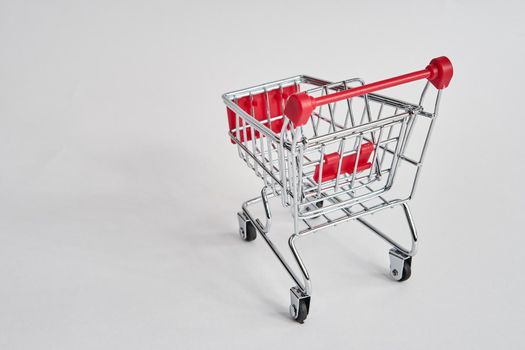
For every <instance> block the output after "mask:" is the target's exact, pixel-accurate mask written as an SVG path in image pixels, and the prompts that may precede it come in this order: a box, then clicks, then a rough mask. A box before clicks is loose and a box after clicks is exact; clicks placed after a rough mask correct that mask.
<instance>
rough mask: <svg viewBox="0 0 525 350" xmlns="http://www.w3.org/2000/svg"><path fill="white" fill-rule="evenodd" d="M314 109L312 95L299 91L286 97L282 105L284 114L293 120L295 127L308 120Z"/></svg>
mask: <svg viewBox="0 0 525 350" xmlns="http://www.w3.org/2000/svg"><path fill="white" fill-rule="evenodd" d="M314 109H315V102H314V99H313V97H311V96H308V95H307V94H306V93H304V92H301V93H298V94H293V95H292V96H290V97H289V98H288V100H287V101H286V106H285V107H284V115H285V116H286V117H287V118H288V119H290V120H291V121H292V122H293V124H294V126H295V127H298V126H302V125H304V124H306V123H307V122H308V118H310V115H311V114H312V112H313V110H314Z"/></svg>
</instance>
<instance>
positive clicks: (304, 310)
mask: <svg viewBox="0 0 525 350" xmlns="http://www.w3.org/2000/svg"><path fill="white" fill-rule="evenodd" d="M290 316H292V318H293V319H294V320H295V321H297V322H299V323H304V320H306V317H308V306H307V305H306V301H304V300H301V301H299V307H297V306H295V305H290Z"/></svg>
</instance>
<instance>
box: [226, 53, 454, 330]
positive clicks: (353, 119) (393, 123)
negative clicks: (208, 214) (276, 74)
mask: <svg viewBox="0 0 525 350" xmlns="http://www.w3.org/2000/svg"><path fill="white" fill-rule="evenodd" d="M452 74H453V69H452V64H451V62H450V60H449V59H448V58H446V57H438V58H435V59H433V60H432V61H430V63H429V65H428V66H427V67H426V68H425V69H423V70H419V71H416V72H413V73H409V74H405V75H401V76H398V77H394V78H390V79H386V80H382V81H378V82H375V83H372V84H365V83H364V81H363V80H361V79H358V78H356V79H349V80H345V81H342V82H337V83H331V82H328V81H325V80H321V79H316V78H312V77H309V76H304V75H301V76H295V77H292V78H289V79H284V80H279V81H275V82H271V83H267V84H262V85H258V86H254V87H251V88H247V89H243V90H238V91H234V92H230V93H227V94H224V95H223V100H224V102H225V104H226V106H227V114H228V123H229V138H230V139H231V142H232V143H233V144H236V146H237V150H238V154H239V156H240V158H241V159H242V160H243V161H244V162H245V163H246V164H247V165H248V167H249V168H250V169H252V170H253V172H255V174H256V175H257V176H258V177H260V178H261V179H262V180H263V182H264V186H263V189H262V191H261V195H260V196H258V197H256V198H254V199H251V200H248V201H246V202H245V203H244V204H243V205H242V211H241V212H239V213H238V220H239V225H240V228H239V232H240V234H241V237H242V238H243V239H244V240H246V241H252V240H254V239H255V238H256V236H257V233H259V235H261V236H262V237H263V238H264V240H265V241H266V243H267V244H268V246H269V247H270V248H271V250H272V251H273V252H274V254H275V255H276V256H277V258H278V259H279V261H280V262H281V264H282V265H283V266H284V268H285V269H286V271H287V272H288V274H289V275H290V276H291V278H292V279H293V281H294V282H295V284H296V285H295V286H294V287H292V288H291V289H290V292H291V293H290V294H291V305H290V314H291V316H292V317H293V318H294V319H295V320H297V321H298V322H300V323H302V322H303V321H304V320H305V319H306V316H307V315H308V312H309V309H310V299H311V290H312V287H311V281H310V275H309V273H308V270H307V269H306V266H305V264H304V261H303V259H302V258H301V256H300V255H299V252H298V250H297V247H296V241H297V239H298V238H300V237H303V236H305V235H307V234H310V233H313V232H317V231H320V230H322V229H324V228H328V227H331V226H334V225H337V224H340V223H343V222H346V221H349V220H352V219H356V220H357V221H359V222H360V223H362V224H364V225H365V226H366V227H368V228H369V229H370V230H371V231H373V232H375V233H376V234H377V235H379V236H380V237H381V238H383V239H384V240H385V241H386V242H388V243H389V244H390V245H392V246H393V248H392V249H391V250H390V252H389V256H390V274H391V276H392V278H393V279H394V280H396V281H404V280H406V279H408V278H409V277H410V275H411V264H412V257H413V256H414V255H415V254H416V251H417V243H418V237H417V233H416V227H415V225H414V221H413V218H412V215H411V212H410V209H409V206H408V202H409V201H410V200H411V199H412V198H413V196H414V191H415V188H416V184H417V180H418V177H419V175H420V171H421V167H422V164H423V158H424V155H425V151H426V149H427V146H428V141H429V138H430V134H431V132H432V129H433V126H434V122H435V120H436V117H437V114H438V106H439V102H440V98H441V94H442V90H443V89H444V88H446V87H447V86H448V84H449V82H450V80H451V78H452ZM422 79H427V81H426V84H425V85H424V88H423V90H422V92H421V94H418V95H419V101H418V103H408V102H404V101H401V100H398V99H395V98H390V97H386V96H383V95H379V94H376V93H375V92H376V91H379V90H383V89H387V88H392V87H395V86H398V85H402V84H406V83H410V82H413V81H416V80H422ZM426 96H432V97H427V98H425V97H426ZM427 105H428V108H427ZM416 122H417V124H418V126H417V127H416ZM420 124H421V125H422V127H420ZM416 134H417V135H418V136H417V135H416ZM413 139H417V140H414V141H412V140H413ZM409 141H410V142H409ZM412 143H414V144H415V150H414V147H412V148H413V149H412V151H411V152H412V153H411V152H409V151H408V149H409V148H410V147H409V146H411V145H412ZM407 146H408V147H407ZM401 165H403V166H404V168H410V169H411V170H412V171H411V172H410V173H409V175H403V176H402V178H403V179H405V180H408V183H409V185H408V186H405V187H403V188H402V189H396V186H397V184H398V183H399V180H397V177H396V174H397V173H398V172H399V171H398V169H400V168H401ZM273 197H280V201H281V204H282V205H283V206H285V207H289V208H290V209H291V212H292V219H293V234H292V235H291V236H290V238H289V240H288V244H289V247H290V249H291V251H292V254H293V257H294V258H295V261H296V263H297V265H298V269H299V271H300V275H298V274H297V273H296V272H295V270H293V269H292V268H291V267H290V265H289V263H288V262H287V261H286V260H285V258H284V257H283V255H282V254H281V252H280V251H279V250H278V249H277V247H276V246H275V244H274V243H273V242H272V241H271V240H270V238H269V235H268V234H269V230H270V226H271V223H272V215H271V211H270V206H269V200H270V199H271V198H273ZM256 203H262V207H263V208H264V213H265V218H264V220H263V221H261V220H260V219H259V218H256V217H255V215H254V214H253V211H250V210H249V207H250V206H252V205H254V204H256ZM397 206H401V207H402V209H403V210H402V211H403V213H404V217H405V218H406V220H407V222H408V227H409V229H410V237H411V247H410V248H405V247H404V246H402V245H400V244H399V243H398V242H396V241H395V240H393V239H392V238H391V237H390V236H388V235H387V234H385V233H384V232H383V231H381V230H379V229H378V228H377V227H376V226H374V225H372V224H371V223H370V222H369V221H367V220H365V218H364V217H365V216H366V215H368V214H373V213H376V212H378V211H380V210H383V209H386V208H393V207H397Z"/></svg>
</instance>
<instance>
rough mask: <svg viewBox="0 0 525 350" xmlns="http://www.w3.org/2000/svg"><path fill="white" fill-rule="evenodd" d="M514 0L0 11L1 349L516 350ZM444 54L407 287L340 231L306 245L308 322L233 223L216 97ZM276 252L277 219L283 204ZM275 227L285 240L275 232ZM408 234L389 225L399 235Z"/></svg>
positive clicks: (244, 188)
mask: <svg viewBox="0 0 525 350" xmlns="http://www.w3.org/2000/svg"><path fill="white" fill-rule="evenodd" d="M524 10H525V9H524V7H523V3H522V2H520V1H515V2H504V1H500V2H485V1H471V2H461V3H459V2H455V1H439V2H428V3H423V2H417V1H413V2H405V1H394V2H392V1H390V2H384V3H379V2H375V1H374V2H369V3H367V2H364V1H359V2H358V1H315V2H311V1H301V2H295V3H292V2H284V1H263V2H262V1H258V2H249V1H236V2H235V1H220V2H208V3H205V2H202V3H201V2H190V1H184V2H182V1H181V2H178V1H144V2H139V1H83V2H69V1H46V2H42V1H27V2H18V1H16V2H15V1H6V0H3V1H0V125H1V127H0V349H6V350H14V349H211V348H213V349H250V348H253V349H286V348H291V347H292V346H296V347H298V348H299V347H301V348H309V349H319V348H326V349H328V348H334V349H337V348H345V349H348V348H350V349H351V348H357V349H369V348H370V349H385V348H397V349H401V348H403V349H443V348H447V349H481V348H483V349H492V348H502V349H518V348H523V346H524V341H523V334H524V333H525V326H524V324H525V323H524V321H525V320H524V314H525V312H524V311H525V301H524V298H523V295H524V294H525V281H524V280H525V278H524V274H523V268H524V264H525V259H524V254H523V249H524V246H525V238H524V232H523V224H522V222H523V212H524V209H525V202H524V191H523V188H522V187H521V186H522V184H523V180H522V179H521V176H522V174H523V168H524V165H523V160H524V153H525V152H524V150H523V146H522V145H523V143H522V140H521V137H522V135H523V128H524V126H525V123H524V119H523V109H522V108H521V104H522V102H523V101H522V100H523V97H522V94H523V90H522V86H523V81H524V78H525V76H524V73H523V61H524V59H525V55H524V45H523V43H524V42H525V26H524V24H523V21H522V18H521V17H522V15H523V12H524ZM439 55H448V56H449V57H450V58H451V59H452V61H453V63H454V67H455V76H454V79H453V81H452V83H451V86H450V88H449V89H448V90H447V91H445V94H444V98H443V103H442V108H441V116H440V119H439V120H438V124H437V126H436V129H435V133H434V135H433V139H432V142H431V145H430V146H431V147H430V149H429V153H428V157H427V162H426V164H425V169H424V171H423V174H422V181H421V184H420V186H419V189H418V193H417V196H416V199H415V201H414V203H413V211H414V215H415V219H416V224H417V225H418V228H419V230H420V234H421V249H420V252H419V255H418V256H417V257H416V258H415V260H414V268H413V276H412V278H411V279H410V280H409V281H407V282H406V283H403V284H399V283H394V282H392V281H391V280H389V279H388V278H387V276H386V274H387V272H388V271H387V266H388V255H387V251H388V247H387V246H386V245H385V244H383V242H381V241H379V240H378V239H377V238H376V237H373V236H372V235H371V234H369V233H368V232H367V231H366V230H365V229H364V228H363V227H361V226H359V224H357V223H351V224H348V225H341V226H339V227H337V228H335V229H331V230H327V231H325V232H322V233H320V234H318V235H316V236H315V235H314V236H312V237H309V238H308V239H305V240H304V241H302V242H300V248H301V249H302V251H303V252H304V255H305V258H306V259H307V262H308V263H309V267H310V269H311V274H312V278H313V287H314V296H313V301H312V302H313V308H312V310H311V313H310V316H309V319H308V320H307V322H306V323H305V324H304V325H302V326H299V325H297V324H296V323H294V322H292V321H291V320H290V319H289V318H288V316H287V307H288V298H289V294H288V288H289V287H290V286H291V285H292V284H291V281H290V280H289V279H288V278H287V276H285V274H284V272H283V270H282V268H281V267H280V266H279V265H278V263H277V262H276V261H275V259H274V258H273V256H271V254H270V253H269V251H268V250H267V248H266V246H265V245H264V244H263V242H262V241H261V240H257V241H256V242H254V243H253V244H246V243H244V242H242V241H240V239H239V238H238V236H237V232H236V231H237V222H236V218H235V213H236V211H237V210H238V208H239V205H240V203H241V201H242V200H245V199H247V198H248V197H250V196H253V195H256V194H257V192H258V190H259V188H260V185H261V184H260V183H259V181H258V180H257V179H255V178H254V176H252V174H250V172H249V171H248V170H246V169H245V168H244V167H243V166H242V164H241V162H240V160H239V159H237V156H236V151H235V149H234V148H233V147H232V146H231V145H230V144H229V142H228V140H227V137H226V134H225V132H226V115H225V108H224V106H223V105H222V102H221V100H220V95H221V94H222V93H224V92H226V91H230V90H234V89H238V88H243V87H246V86H250V85H253V84H256V83H261V82H265V81H270V80H275V79H279V78H284V77H288V76H291V75H294V74H299V73H306V74H312V75H314V76H319V77H322V78H326V79H331V80H342V79H345V78H350V77H353V76H360V77H362V78H364V79H366V80H367V81H373V80H376V79H381V78H384V77H386V76H388V75H393V74H399V73H404V72H405V71H410V70H413V69H420V68H423V67H424V65H425V64H426V63H427V62H428V61H429V60H430V59H431V58H432V57H435V56H439ZM276 215H277V219H276V220H277V221H278V222H283V224H282V225H281V224H277V225H276V228H275V232H274V233H273V235H274V237H276V239H277V240H278V241H279V242H281V243H282V242H284V241H285V239H286V237H287V234H288V233H289V232H287V231H286V230H287V227H288V226H286V225H285V224H284V223H286V222H287V219H289V215H288V213H287V212H286V211H279V210H277V211H276ZM280 225H281V226H280ZM391 225H392V226H391V229H392V231H401V230H402V229H403V227H402V226H401V223H392V224H391Z"/></svg>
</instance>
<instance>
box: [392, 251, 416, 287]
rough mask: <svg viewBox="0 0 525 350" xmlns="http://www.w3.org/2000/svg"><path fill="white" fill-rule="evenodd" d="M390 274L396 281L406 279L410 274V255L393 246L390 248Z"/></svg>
mask: <svg viewBox="0 0 525 350" xmlns="http://www.w3.org/2000/svg"><path fill="white" fill-rule="evenodd" d="M390 275H391V276H392V278H393V279H394V280H396V281H398V282H403V281H406V280H407V279H409V278H410V276H411V275H412V257H411V256H408V255H406V254H405V253H403V252H400V251H399V250H397V249H395V248H393V249H391V250H390Z"/></svg>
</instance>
